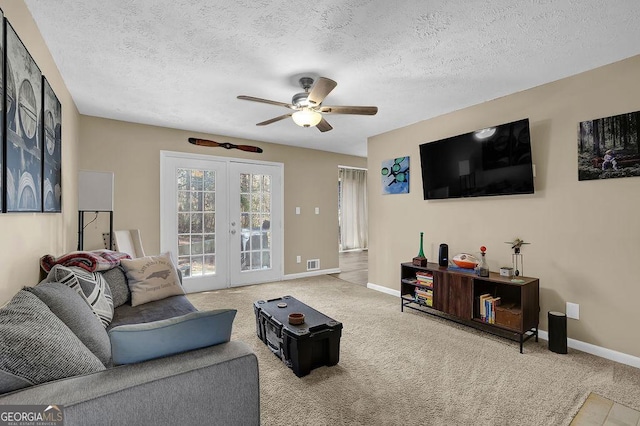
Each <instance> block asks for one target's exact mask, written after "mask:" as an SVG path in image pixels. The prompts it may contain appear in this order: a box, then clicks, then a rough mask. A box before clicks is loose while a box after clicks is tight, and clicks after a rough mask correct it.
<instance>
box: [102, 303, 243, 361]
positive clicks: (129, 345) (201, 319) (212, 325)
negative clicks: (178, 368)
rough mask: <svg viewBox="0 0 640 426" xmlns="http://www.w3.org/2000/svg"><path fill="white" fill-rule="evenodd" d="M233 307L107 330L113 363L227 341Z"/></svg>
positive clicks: (155, 356)
mask: <svg viewBox="0 0 640 426" xmlns="http://www.w3.org/2000/svg"><path fill="white" fill-rule="evenodd" d="M236 312H237V311H236V310H235V309H218V310H214V311H200V312H193V313H190V314H187V315H183V316H180V317H175V318H170V319H166V320H161V321H155V322H150V323H144V324H130V325H121V326H118V327H114V328H112V329H111V330H109V338H110V339H111V347H112V353H113V363H114V364H115V365H120V364H133V363H136V362H142V361H146V360H149V359H154V358H160V357H163V356H168V355H173V354H177V353H180V352H186V351H190V350H193V349H200V348H204V347H206V346H213V345H217V344H220V343H224V342H228V341H229V339H230V338H231V327H232V325H233V319H234V318H235V316H236Z"/></svg>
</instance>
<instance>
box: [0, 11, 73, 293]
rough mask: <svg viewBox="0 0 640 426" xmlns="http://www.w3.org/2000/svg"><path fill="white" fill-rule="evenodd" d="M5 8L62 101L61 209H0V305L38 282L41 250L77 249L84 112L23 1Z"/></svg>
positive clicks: (51, 252)
mask: <svg viewBox="0 0 640 426" xmlns="http://www.w3.org/2000/svg"><path fill="white" fill-rule="evenodd" d="M0 8H2V10H3V11H4V15H5V17H6V18H7V19H8V20H9V22H10V23H11V25H12V26H13V28H14V29H15V30H16V32H17V33H18V36H20V39H21V40H22V42H23V43H24V44H25V46H26V47H27V50H28V51H29V53H31V56H32V57H33V59H34V60H35V61H36V63H37V64H38V66H39V67H40V70H41V71H42V73H43V74H44V75H45V76H46V77H47V80H48V81H49V83H50V84H51V87H52V88H53V91H54V92H55V93H56V95H57V96H58V99H59V100H60V103H61V104H62V213H57V214H51V213H47V214H44V213H6V214H0V238H1V239H0V259H2V261H1V262H0V265H2V267H0V304H3V303H5V302H6V301H8V300H9V299H10V298H11V297H12V296H13V294H14V293H15V292H16V291H18V290H19V289H20V288H21V287H22V286H25V285H34V284H36V283H37V280H38V277H39V259H40V257H41V256H42V255H44V254H47V253H50V254H54V255H59V254H62V253H64V252H66V251H69V250H72V249H74V248H75V244H76V241H77V240H76V234H75V233H76V226H77V225H76V221H77V213H76V210H77V197H76V192H77V187H76V177H75V176H76V174H77V147H78V121H79V115H78V111H77V109H76V106H75V104H74V102H73V99H71V95H70V94H69V92H68V90H67V88H66V86H65V84H64V81H63V80H62V78H61V76H60V73H59V72H58V68H57V67H56V65H55V63H54V62H53V59H52V57H51V55H50V53H49V50H48V49H47V46H46V44H45V43H44V41H43V40H42V36H41V35H40V31H39V30H38V28H37V27H36V25H35V23H34V21H33V18H32V17H31V14H30V13H29V11H28V10H27V7H26V6H25V4H24V2H22V1H18V0H0Z"/></svg>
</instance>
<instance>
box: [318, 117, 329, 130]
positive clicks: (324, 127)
mask: <svg viewBox="0 0 640 426" xmlns="http://www.w3.org/2000/svg"><path fill="white" fill-rule="evenodd" d="M316 127H317V128H318V130H320V131H321V132H323V133H324V132H328V131H329V130H331V129H333V127H332V126H331V124H329V122H328V121H327V120H325V119H324V117H322V120H320V122H319V123H318V124H317V125H316Z"/></svg>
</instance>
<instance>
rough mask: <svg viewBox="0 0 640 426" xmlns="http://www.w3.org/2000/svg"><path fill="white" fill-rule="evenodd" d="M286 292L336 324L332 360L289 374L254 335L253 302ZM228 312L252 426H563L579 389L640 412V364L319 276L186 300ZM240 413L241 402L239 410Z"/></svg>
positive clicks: (579, 394) (574, 408)
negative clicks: (250, 393)
mask: <svg viewBox="0 0 640 426" xmlns="http://www.w3.org/2000/svg"><path fill="white" fill-rule="evenodd" d="M284 295H292V296H294V297H295V298H297V299H299V300H301V301H303V302H305V303H307V304H308V305H310V306H312V307H314V308H315V309H317V310H319V311H320V312H323V313H324V314H326V315H328V316H330V317H332V318H334V319H336V320H337V321H340V322H342V324H343V326H344V328H343V331H342V339H341V347H340V362H339V364H338V365H336V366H333V367H320V368H317V369H314V370H312V371H311V374H309V375H308V376H305V377H303V378H298V377H296V376H295V375H294V374H293V372H292V371H291V370H290V369H289V368H287V367H286V366H285V365H284V364H283V363H282V362H281V361H280V360H279V359H277V358H276V357H275V356H274V355H273V354H272V353H271V352H270V351H269V349H268V348H267V347H266V346H265V345H264V344H263V343H262V342H261V341H260V340H259V339H258V337H257V336H256V330H255V316H254V311H253V302H254V301H256V300H261V299H263V300H266V299H273V298H277V297H281V296H284ZM189 299H190V300H191V301H192V302H193V303H194V305H196V306H197V307H198V308H199V309H215V308H223V307H227V308H235V309H237V310H238V314H237V316H236V319H235V322H234V329H233V333H232V339H234V340H236V339H237V340H242V341H244V342H246V343H247V344H248V345H249V346H251V347H252V348H253V350H254V351H255V352H256V354H257V357H258V362H259V368H260V392H261V410H262V414H261V417H262V424H264V425H341V424H354V425H480V424H491V425H568V424H569V423H570V422H571V419H572V418H573V416H574V415H575V414H576V413H577V411H578V410H579V408H580V406H581V405H582V403H583V402H584V401H585V399H586V398H587V397H588V395H589V393H590V392H595V393H598V394H599V395H602V396H604V397H605V398H609V399H611V400H613V401H616V402H618V403H620V404H623V405H626V406H628V407H631V408H633V409H636V410H638V409H640V369H636V368H633V367H629V366H626V365H622V364H618V363H615V362H612V361H608V360H605V359H602V358H599V357H596V356H593V355H589V354H586V353H583V352H579V351H575V350H571V349H569V354H567V355H560V354H555V353H553V352H550V351H549V350H548V349H547V347H546V342H545V341H540V342H539V343H535V342H534V341H533V340H530V341H528V342H527V343H525V353H524V354H520V353H519V348H518V343H516V342H512V341H509V340H506V339H502V338H499V337H496V336H492V335H490V334H487V333H482V332H480V331H476V330H474V329H471V328H468V327H464V326H460V325H457V324H455V323H453V322H450V321H446V320H443V319H440V318H436V317H433V316H430V315H425V314H421V313H418V312H415V313H414V312H408V310H405V312H404V313H402V312H400V302H399V299H398V298H396V297H393V296H390V295H387V294H384V293H380V292H377V291H374V290H370V289H367V288H365V287H362V286H358V285H355V284H352V283H348V282H346V281H342V280H340V279H337V278H335V277H331V276H319V277H310V278H304V279H298V280H291V281H283V282H278V283H269V284H261V285H253V286H247V287H239V288H232V289H226V290H219V291H214V292H205V293H198V294H192V295H190V296H189ZM239 409H241V407H239Z"/></svg>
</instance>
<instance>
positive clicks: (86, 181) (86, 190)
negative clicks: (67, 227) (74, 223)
mask: <svg viewBox="0 0 640 426" xmlns="http://www.w3.org/2000/svg"><path fill="white" fill-rule="evenodd" d="M86 211H89V212H96V214H97V213H98V212H109V239H110V241H109V250H113V237H112V235H113V172H94V171H86V170H81V171H80V172H78V250H82V249H83V244H84V241H83V240H84V228H85V225H84V212H86Z"/></svg>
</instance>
